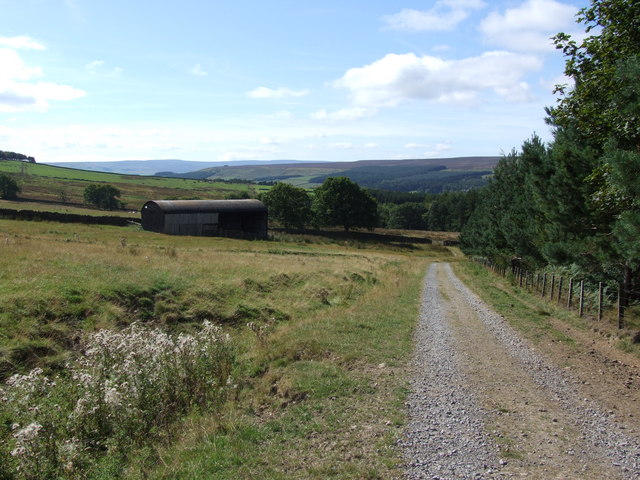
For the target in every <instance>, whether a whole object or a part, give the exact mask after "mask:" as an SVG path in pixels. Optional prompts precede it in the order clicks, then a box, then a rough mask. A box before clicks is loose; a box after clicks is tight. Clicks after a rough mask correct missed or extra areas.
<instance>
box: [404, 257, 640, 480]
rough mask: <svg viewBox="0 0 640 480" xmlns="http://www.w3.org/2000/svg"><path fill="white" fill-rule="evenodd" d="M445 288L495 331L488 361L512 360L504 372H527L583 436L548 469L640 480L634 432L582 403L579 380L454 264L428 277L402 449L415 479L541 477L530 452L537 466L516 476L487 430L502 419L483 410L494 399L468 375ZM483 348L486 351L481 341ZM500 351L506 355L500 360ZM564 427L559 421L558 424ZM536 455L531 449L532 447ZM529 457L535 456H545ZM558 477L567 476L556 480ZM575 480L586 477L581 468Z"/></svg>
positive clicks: (434, 267)
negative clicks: (487, 300) (459, 275)
mask: <svg viewBox="0 0 640 480" xmlns="http://www.w3.org/2000/svg"><path fill="white" fill-rule="evenodd" d="M439 271H440V272H441V274H443V277H444V279H445V280H444V281H443V280H442V278H443V277H441V281H439V280H438V272H439ZM440 289H443V291H444V292H445V296H446V297H451V298H455V301H456V302H464V303H465V307H468V308H469V309H470V310H471V311H473V315H474V316H475V317H476V318H477V319H478V320H479V321H480V322H481V325H482V326H483V328H484V329H486V331H488V332H489V334H490V337H491V338H492V339H493V340H492V342H491V343H493V344H495V345H496V346H495V348H494V347H491V350H490V351H489V352H487V356H494V357H509V358H508V361H507V362H505V361H504V360H502V364H501V365H503V368H509V367H504V365H505V364H506V365H510V364H512V365H513V368H514V369H519V370H518V371H519V372H526V373H524V375H526V376H527V377H528V378H527V381H532V382H534V383H535V385H537V387H535V388H536V389H538V390H539V395H540V398H541V399H542V398H543V397H544V398H545V399H550V400H549V401H551V402H553V404H554V405H555V408H556V410H557V411H559V412H560V415H561V417H562V418H560V419H559V420H560V421H561V423H566V424H568V425H571V426H572V428H573V429H575V430H576V432H577V433H576V437H575V438H571V439H570V440H571V442H570V443H571V444H572V446H571V448H570V449H569V450H567V449H564V450H562V451H560V450H558V452H557V458H551V459H549V458H548V456H547V457H545V458H544V460H545V462H549V463H551V464H552V463H553V462H554V460H555V462H556V464H557V463H558V462H559V463H560V467H559V468H560V471H561V469H562V462H567V463H569V461H568V460H566V459H571V460H570V462H574V461H575V462H577V463H578V464H579V465H583V464H584V465H583V468H584V472H592V473H591V476H590V478H600V477H597V476H596V475H597V474H596V473H593V472H598V471H600V472H602V471H607V472H609V471H610V472H611V477H610V476H609V475H607V477H606V478H625V479H636V478H637V479H640V440H639V439H638V438H637V437H636V436H634V435H630V434H628V433H627V432H626V430H627V429H626V427H625V425H624V423H623V421H621V419H618V418H616V417H614V416H613V414H612V413H609V412H603V411H602V409H601V408H599V406H598V405H597V404H596V403H595V402H594V401H592V400H590V399H588V398H581V396H580V395H579V394H578V393H577V392H576V390H575V389H574V388H573V386H572V384H574V383H575V381H574V379H571V378H570V377H569V375H568V374H567V373H565V372H564V371H562V370H561V369H559V368H558V367H556V366H555V365H553V364H551V362H550V361H548V360H547V359H545V358H543V357H542V356H541V355H540V354H538V353H537V352H536V351H535V350H534V348H533V347H532V346H531V345H530V343H529V342H527V341H526V340H524V339H522V338H521V336H520V335H519V334H518V333H517V332H516V331H515V330H514V329H513V328H511V327H510V326H509V325H508V324H507V323H506V322H505V320H504V319H503V318H502V317H501V316H500V315H498V314H496V313H495V312H493V311H492V310H491V309H490V308H489V307H487V305H486V304H485V303H484V302H482V301H481V300H480V299H479V298H478V297H477V296H476V295H475V294H473V293H472V292H471V291H469V289H468V288H467V287H466V286H465V285H464V284H463V283H462V282H461V281H460V280H459V279H458V278H457V277H456V276H455V275H454V273H453V272H452V270H451V267H450V265H449V264H433V265H431V267H430V268H429V271H428V273H427V275H426V278H425V288H424V291H423V300H422V309H421V314H420V322H419V325H418V327H417V329H416V337H415V341H416V350H415V354H414V360H413V364H412V380H411V393H410V395H409V397H408V400H407V409H408V424H407V427H406V430H405V435H404V437H403V439H402V440H401V442H400V443H401V447H402V448H403V450H404V454H405V460H406V477H407V478H409V479H423V478H428V479H433V480H435V479H471V478H487V479H488V478H509V477H514V476H516V473H514V472H516V471H518V472H519V474H518V476H526V477H528V478H539V477H535V476H530V475H527V473H529V474H532V473H533V472H532V471H528V470H527V468H528V467H529V466H530V465H535V464H536V462H534V461H532V460H531V459H530V458H527V457H526V454H527V452H524V454H523V457H525V459H526V460H527V461H529V463H527V462H526V461H525V460H523V461H521V462H520V470H518V468H515V469H514V468H512V465H511V463H514V464H515V463H517V462H511V460H512V459H510V458H509V459H504V458H501V456H500V449H499V447H498V446H497V445H496V444H495V443H494V441H493V439H494V437H493V436H492V435H489V434H488V433H487V429H488V428H487V423H491V421H492V419H493V418H494V417H491V415H493V414H494V413H495V412H489V411H487V410H486V409H485V408H483V405H486V404H487V402H486V398H484V397H483V395H484V394H483V393H482V392H480V391H476V388H477V387H478V382H479V381H486V380H484V379H483V380H478V378H474V379H473V380H474V382H475V383H474V382H471V381H469V380H470V379H469V378H468V377H466V374H465V370H464V368H461V364H463V363H464V359H465V358H467V357H468V355H467V353H466V352H464V351H460V346H459V345H463V344H465V343H464V342H460V343H458V342H457V341H456V334H455V332H453V327H452V326H451V321H450V317H449V316H450V315H451V310H452V309H451V308H450V301H449V300H448V299H447V298H443V296H442V294H441V293H440ZM447 289H448V290H447ZM451 301H453V300H451ZM463 320H464V319H463ZM467 344H468V338H467ZM472 344H473V342H472ZM477 348H478V349H479V348H482V347H481V345H480V342H478V347H477ZM498 348H499V349H500V350H499V352H498V354H496V352H497V350H496V349H498ZM474 353H475V354H477V353H478V352H474ZM514 371H515V370H514ZM519 374H520V375H522V373H519ZM496 376H497V375H496ZM483 378H484V377H483ZM471 385H475V386H476V387H475V388H474V387H471ZM509 388H513V385H511V386H510V387H509ZM487 391H489V390H487ZM536 395H538V393H536ZM483 400H484V403H483ZM541 401H542V400H541ZM516 413H518V412H516ZM520 413H522V412H520ZM489 417H491V418H489ZM513 418H517V415H514V416H513ZM528 420H531V419H528ZM511 421H517V420H511ZM557 421H558V419H555V418H554V419H553V422H557ZM528 426H530V423H529V424H528ZM541 428H542V427H541ZM574 443H575V444H574ZM524 448H527V446H526V444H525V447H524ZM528 448H530V449H531V448H532V447H531V445H529V446H528ZM549 451H552V452H553V449H551V450H550V449H547V450H546V451H545V455H548V454H549ZM529 453H530V454H531V456H535V455H539V454H540V452H529ZM552 455H555V454H554V453H552ZM507 460H509V461H507ZM539 463H540V464H543V462H539ZM516 467H517V466H516ZM571 467H572V468H573V465H571ZM598 469H600V470H598ZM603 469H604V470H603ZM556 471H557V470H556ZM533 475H535V473H533ZM585 475H586V474H585ZM556 478H564V477H563V476H562V474H560V475H557V474H556ZM567 478H569V476H568V477H567ZM570 478H581V477H580V474H579V473H578V474H576V473H575V469H574V470H573V475H572V476H570ZM603 478H604V477H603Z"/></svg>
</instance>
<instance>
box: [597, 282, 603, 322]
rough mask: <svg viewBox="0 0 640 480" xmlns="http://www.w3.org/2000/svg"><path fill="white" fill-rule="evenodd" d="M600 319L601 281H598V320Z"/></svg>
mask: <svg viewBox="0 0 640 480" xmlns="http://www.w3.org/2000/svg"><path fill="white" fill-rule="evenodd" d="M601 320H602V282H599V283H598V321H599V322H600V321H601Z"/></svg>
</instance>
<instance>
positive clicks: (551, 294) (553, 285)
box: [549, 275, 556, 300]
mask: <svg viewBox="0 0 640 480" xmlns="http://www.w3.org/2000/svg"><path fill="white" fill-rule="evenodd" d="M555 288H556V276H555V275H551V290H550V291H549V300H553V292H554V291H555Z"/></svg>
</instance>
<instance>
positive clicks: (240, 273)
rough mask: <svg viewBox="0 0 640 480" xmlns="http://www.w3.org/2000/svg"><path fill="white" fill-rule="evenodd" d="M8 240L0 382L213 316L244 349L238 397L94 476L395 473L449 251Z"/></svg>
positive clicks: (13, 227)
mask: <svg viewBox="0 0 640 480" xmlns="http://www.w3.org/2000/svg"><path fill="white" fill-rule="evenodd" d="M0 232H2V233H0V243H1V244H2V246H3V248H2V249H0V261H1V262H2V264H3V266H6V267H5V268H3V270H2V272H0V275H1V276H2V278H1V282H0V332H2V335H1V336H0V362H1V363H0V365H1V366H2V372H3V375H4V376H5V377H6V376H8V375H10V374H12V373H14V372H16V371H22V372H26V371H28V370H29V369H30V368H32V367H36V366H38V367H42V368H43V369H44V370H45V372H50V373H53V374H55V372H56V371H62V372H64V368H65V360H66V359H68V358H70V357H74V356H75V355H77V353H78V345H80V343H81V342H80V339H81V338H82V337H83V336H84V335H86V334H87V333H88V332H94V331H97V330H99V329H101V328H107V329H111V330H114V331H119V330H120V329H123V328H125V327H127V326H128V325H130V324H132V323H133V322H141V323H142V324H143V325H146V326H149V327H153V328H158V329H160V330H161V331H164V332H168V333H170V334H175V335H177V334H196V333H197V332H198V331H199V328H200V326H201V325H202V323H203V322H204V321H210V322H212V323H214V324H216V325H219V326H221V327H222V328H223V330H224V331H225V332H226V333H228V334H229V335H230V336H231V338H232V339H233V342H234V345H235V346H236V347H235V348H236V360H235V363H234V365H235V366H234V373H233V376H232V377H233V382H234V384H235V385H237V386H236V387H235V388H234V389H233V393H232V400H230V401H229V402H227V403H226V404H225V405H224V406H223V407H221V408H220V409H216V411H215V412H205V413H202V412H201V413H200V414H198V415H197V416H196V415H195V414H192V415H191V416H189V417H187V419H186V420H183V421H181V423H179V424H178V425H179V427H177V428H176V429H173V428H172V430H171V432H172V433H171V440H170V441H169V440H168V438H167V435H165V434H164V433H163V432H162V431H157V432H156V433H155V434H154V435H153V436H152V438H153V442H152V444H151V445H148V446H146V447H144V448H143V447H140V446H135V448H134V450H133V452H135V453H134V454H130V455H128V457H129V461H130V464H129V466H128V467H127V466H126V463H122V462H121V461H120V460H118V459H116V460H118V461H116V460H114V462H113V463H111V464H110V463H109V461H108V458H109V457H108V456H107V457H105V458H107V460H104V462H102V463H101V464H100V465H101V466H100V467H99V468H98V470H96V471H95V472H94V473H93V474H92V475H93V478H101V477H100V475H102V478H106V476H108V477H110V478H111V477H122V476H127V477H129V478H143V477H144V475H149V476H150V477H153V478H248V477H256V476H259V477H260V478H292V477H295V478H327V477H333V478H392V477H394V476H396V474H397V465H398V462H399V458H398V453H397V452H396V450H395V448H394V435H395V434H396V432H397V426H398V425H400V424H401V423H402V415H403V405H402V399H403V396H404V386H405V377H404V368H405V366H406V362H407V360H408V358H409V355H410V353H411V347H412V345H411V332H412V328H413V325H414V323H415V320H416V316H417V311H418V299H419V292H420V289H421V280H422V277H423V274H424V271H425V267H426V265H427V264H428V262H429V261H431V260H433V259H436V258H446V259H450V258H453V257H452V256H451V253H450V251H449V250H448V249H446V248H443V247H441V246H429V245H414V246H413V247H412V248H405V247H402V248H398V247H397V246H393V245H391V246H389V247H388V248H385V246H384V243H383V242H379V243H375V244H367V243H358V244H357V245H353V244H349V243H348V242H329V243H311V242H312V240H310V239H305V240H301V241H294V240H293V239H291V238H288V239H287V241H270V242H267V241H253V242H251V241H241V240H231V239H222V238H196V237H169V236H163V235H156V234H151V233H149V232H143V231H139V230H136V229H123V228H115V227H113V228H112V227H100V226H82V225H73V227H70V226H64V225H59V224H53V223H51V224H49V223H40V222H33V223H32V222H15V221H4V220H0ZM11 441H12V440H11V439H9V446H11V445H10V444H11ZM132 448H133V447H132ZM130 453H131V452H130ZM114 458H115V457H114ZM142 472H146V473H145V474H143V473H142ZM149 472H152V473H149Z"/></svg>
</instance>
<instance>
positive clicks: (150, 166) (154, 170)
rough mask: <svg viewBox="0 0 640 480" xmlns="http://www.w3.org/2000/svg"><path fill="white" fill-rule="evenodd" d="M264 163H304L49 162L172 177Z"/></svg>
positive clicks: (88, 168) (182, 161)
mask: <svg viewBox="0 0 640 480" xmlns="http://www.w3.org/2000/svg"><path fill="white" fill-rule="evenodd" d="M264 163H269V164H273V163H278V164H283V163H303V162H302V161H300V160H269V161H256V160H240V161H234V162H195V161H191V160H173V159H170V160H118V161H113V162H48V163H47V164H48V165H53V166H56V167H66V168H75V169H78V170H90V171H93V172H106V173H121V174H125V175H157V174H162V175H161V176H165V177H171V176H176V175H173V174H182V173H187V172H193V171H195V170H200V169H203V168H213V167H223V166H225V165H255V164H264Z"/></svg>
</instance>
